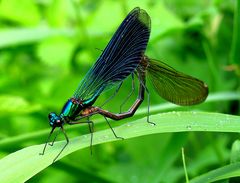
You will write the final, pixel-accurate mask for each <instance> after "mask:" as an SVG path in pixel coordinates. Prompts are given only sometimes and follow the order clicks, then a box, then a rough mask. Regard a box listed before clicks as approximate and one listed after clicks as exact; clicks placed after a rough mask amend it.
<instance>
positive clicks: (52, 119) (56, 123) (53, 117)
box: [48, 112, 64, 127]
mask: <svg viewBox="0 0 240 183" xmlns="http://www.w3.org/2000/svg"><path fill="white" fill-rule="evenodd" d="M48 119H49V124H50V126H51V127H61V126H62V125H63V123H64V121H63V119H62V118H61V117H60V116H58V115H57V114H56V113H54V112H51V113H49V115H48Z"/></svg>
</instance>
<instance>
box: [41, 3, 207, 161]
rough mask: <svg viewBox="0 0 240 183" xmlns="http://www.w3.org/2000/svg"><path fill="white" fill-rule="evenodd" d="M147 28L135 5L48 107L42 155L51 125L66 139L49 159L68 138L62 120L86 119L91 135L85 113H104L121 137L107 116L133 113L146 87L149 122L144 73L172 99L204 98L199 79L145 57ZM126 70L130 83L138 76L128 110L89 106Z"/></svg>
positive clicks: (146, 18) (121, 79) (192, 101)
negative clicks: (74, 84)
mask: <svg viewBox="0 0 240 183" xmlns="http://www.w3.org/2000/svg"><path fill="white" fill-rule="evenodd" d="M150 31H151V20H150V17H149V15H148V14H147V12H146V11H145V10H143V9H140V8H134V9H133V10H132V11H131V12H130V13H129V14H128V15H127V17H126V18H125V19H124V20H123V22H122V23H121V25H120V26H119V28H118V29H117V31H116V32H115V34H114V35H113V37H112V39H111V40H110V42H109V43H108V45H107V47H106V48H105V49H104V50H103V52H102V54H101V56H100V57H99V58H98V60H97V61H96V63H95V64H94V65H93V66H92V68H91V69H90V70H89V71H88V73H87V74H86V76H85V77H84V79H83V80H82V81H81V83H80V85H79V86H78V88H77V90H76V92H75V93H74V95H73V96H72V98H70V99H69V100H68V101H67V102H66V104H65V105H64V107H63V109H62V111H61V113H60V114H59V115H57V114H56V113H53V112H51V113H50V114H49V115H48V118H49V123H50V126H51V127H52V130H51V132H50V134H49V136H48V139H47V142H46V144H45V146H44V149H43V152H42V153H41V155H43V154H44V152H45V149H46V146H47V143H48V141H49V140H50V137H51V135H52V133H53V131H54V130H55V129H56V128H60V130H61V131H62V132H63V134H64V136H65V138H66V144H65V145H64V147H63V148H62V150H61V151H60V152H59V153H58V155H57V156H56V158H55V159H54V161H55V160H56V159H57V158H58V156H59V155H60V154H61V152H62V151H63V150H64V148H65V147H66V146H67V144H68V143H69V139H68V137H67V135H66V132H65V131H64V128H63V125H64V124H65V123H67V124H70V125H73V124H81V123H87V124H88V126H89V129H90V132H91V135H92V133H93V122H92V121H90V120H89V117H90V116H92V115H94V114H101V115H102V116H103V117H104V118H105V119H106V121H107V123H108V125H109V127H110V128H111V130H112V132H113V134H114V135H115V137H116V138H121V137H118V136H117V135H116V134H115V132H114V130H113V128H112V127H111V125H110V123H109V121H108V118H110V119H113V120H121V119H123V118H128V117H131V116H133V115H134V113H135V112H136V110H137V109H138V107H139V106H140V104H141V103H142V102H143V100H144V93H145V92H146V93H147V97H148V114H147V122H148V123H153V122H150V120H149V100H150V98H149V97H150V94H149V91H148V88H147V86H146V78H149V80H150V82H151V83H152V85H153V87H154V89H155V91H156V92H157V93H158V94H159V95H160V96H161V97H162V98H164V99H166V100H168V101H170V102H172V103H175V104H178V105H183V106H184V105H193V104H198V103H201V102H203V101H204V100H205V99H206V97H207V95H208V87H207V85H206V84H205V83H204V82H202V81H200V80H198V79H196V78H194V77H191V76H188V75H186V74H183V73H181V72H178V71H176V70H175V69H173V68H172V67H170V66H168V65H167V64H165V63H163V62H161V61H157V60H154V59H150V58H148V57H147V56H146V55H145V54H144V53H145V50H146V47H147V44H148V40H149V36H150ZM128 76H131V77H132V80H133V83H132V84H133V85H134V77H136V78H137V79H138V81H139V92H138V97H137V99H136V101H135V102H134V103H133V105H132V106H131V107H130V109H129V110H128V111H126V112H120V113H117V114H115V113H111V112H109V111H106V110H104V109H102V108H100V107H95V106H93V105H94V103H95V101H96V100H97V98H98V97H99V96H100V95H101V94H102V93H103V92H104V91H107V90H108V89H110V88H112V87H114V86H117V89H116V91H115V93H114V96H115V95H116V94H117V92H118V90H119V89H120V87H121V85H122V83H123V82H124V80H125V79H126V78H127V77H128ZM132 88H134V87H132ZM129 96H130V95H129ZM128 98H129V97H127V99H128ZM82 119H86V121H81V120H82ZM153 124H154V123H153ZM55 139H56V138H54V140H53V142H52V144H53V143H54V141H55ZM91 145H92V136H91Z"/></svg>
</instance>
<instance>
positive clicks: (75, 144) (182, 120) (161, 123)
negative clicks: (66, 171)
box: [0, 112, 240, 182]
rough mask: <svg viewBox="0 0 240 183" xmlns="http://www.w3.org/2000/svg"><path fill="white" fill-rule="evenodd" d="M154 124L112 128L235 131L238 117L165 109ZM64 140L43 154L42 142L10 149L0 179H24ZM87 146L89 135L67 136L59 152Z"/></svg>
mask: <svg viewBox="0 0 240 183" xmlns="http://www.w3.org/2000/svg"><path fill="white" fill-rule="evenodd" d="M150 119H151V121H154V122H155V123H156V125H155V126H153V125H150V124H148V123H147V122H146V118H142V119H139V120H136V121H133V122H130V123H126V124H124V125H122V126H119V127H116V128H115V129H114V130H115V132H116V134H117V135H118V136H120V137H124V138H125V139H128V138H134V137H138V136H144V135H150V134H156V133H167V132H183V131H204V132H206V131H212V132H239V131H240V123H239V121H240V117H239V116H233V115H227V114H219V113H207V112H168V113H162V114H157V115H152V116H150ZM116 140H118V139H116V138H115V137H114V135H113V134H112V132H111V130H110V129H107V130H103V131H99V132H96V133H94V140H93V145H96V144H102V143H106V142H111V141H116ZM65 143H66V141H60V142H56V143H55V144H54V146H53V147H50V146H48V147H47V149H46V152H45V154H44V155H43V156H40V155H39V153H40V152H42V150H43V144H42V145H35V146H31V147H27V148H24V149H22V150H19V151H17V152H14V153H12V154H10V155H8V156H6V157H4V158H3V159H2V160H0V180H1V182H24V181H26V180H28V179H29V178H31V177H32V176H34V175H35V174H37V173H38V172H40V171H41V170H43V169H44V168H46V167H48V166H49V165H51V164H52V161H53V159H54V158H55V157H56V156H57V154H58V153H59V152H60V150H61V149H62V147H63V146H64V145H65ZM89 145H90V134H88V135H83V136H80V137H76V138H72V139H70V143H69V145H68V146H67V147H66V149H65V150H64V151H63V153H62V154H61V155H60V157H59V159H61V158H63V157H64V156H66V155H68V154H70V153H72V152H74V151H77V150H79V149H83V148H86V147H88V146H89ZM228 170H229V172H228V174H227V175H229V176H232V175H240V172H238V171H237V172H236V169H233V171H234V172H233V173H234V174H231V173H232V172H231V171H230V170H232V169H228Z"/></svg>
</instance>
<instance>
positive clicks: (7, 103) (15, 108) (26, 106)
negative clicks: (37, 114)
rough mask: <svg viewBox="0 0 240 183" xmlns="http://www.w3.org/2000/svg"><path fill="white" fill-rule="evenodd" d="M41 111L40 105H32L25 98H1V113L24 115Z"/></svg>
mask: <svg viewBox="0 0 240 183" xmlns="http://www.w3.org/2000/svg"><path fill="white" fill-rule="evenodd" d="M40 109H41V106H40V105H32V104H30V103H28V102H27V101H26V100H25V99H24V98H22V97H18V96H11V95H1V96H0V113H1V114H4V113H14V114H23V113H29V112H34V111H38V110H40Z"/></svg>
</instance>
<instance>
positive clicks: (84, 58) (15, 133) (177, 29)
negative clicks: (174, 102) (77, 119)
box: [0, 0, 240, 182]
mask: <svg viewBox="0 0 240 183" xmlns="http://www.w3.org/2000/svg"><path fill="white" fill-rule="evenodd" d="M237 2H238V1H234V0H228V1H223V0H211V1H209V0H202V1H194V0H186V1H177V0H168V1H165V0H161V1H152V0H142V1H135V0H130V1H124V0H121V1H120V0H119V1H113V0H104V1H103V0H100V1H93V0H90V1H86V0H79V1H76V0H75V1H74V0H73V1H65V0H49V1H46V0H39V1H30V0H22V1H21V3H19V1H17V0H1V1H0V157H4V156H6V155H8V154H10V153H12V152H14V151H16V150H19V149H21V148H24V147H27V146H30V145H34V144H40V143H44V142H45V138H46V137H47V132H48V131H49V130H50V128H49V125H48V119H47V114H48V113H49V112H50V111H55V112H60V111H61V107H62V106H63V104H64V103H65V102H66V100H67V99H68V98H69V97H71V95H72V94H73V92H74V90H75V89H76V87H77V85H78V83H79V81H80V80H81V79H82V78H83V77H84V75H85V74H86V72H87V70H88V69H89V68H90V67H91V65H92V64H93V63H94V62H95V60H96V59H97V57H98V56H99V55H100V54H101V50H103V49H104V47H105V46H106V44H107V43H108V41H109V40H110V38H111V36H112V34H113V33H114V31H115V30H116V28H117V26H118V25H119V24H120V23H121V21H122V20H123V18H124V17H125V16H126V15H127V13H128V12H129V11H130V10H131V9H133V8H134V7H136V6H139V7H141V8H143V9H145V10H146V11H147V12H148V13H149V15H150V17H151V20H152V33H151V38H150V41H149V44H148V48H147V51H146V54H147V55H148V56H149V57H151V58H156V59H159V60H162V61H164V62H166V63H167V64H169V65H171V66H172V67H174V68H176V69H177V70H179V71H182V72H184V73H187V74H189V75H192V76H195V77H197V78H199V79H201V80H204V81H205V82H206V83H207V84H208V86H209V89H210V94H213V98H214V96H216V97H215V99H214V100H213V101H214V102H210V101H209V102H206V103H203V104H201V105H198V106H191V107H184V108H183V107H181V108H175V107H174V106H173V107H172V108H174V110H181V111H208V112H219V113H226V114H233V115H239V114H240V107H239V100H237V98H239V97H233V98H232V99H231V100H230V99H228V97H229V98H231V97H230V95H231V94H233V95H237V96H239V92H240V91H239V90H240V87H239V86H240V85H239V81H240V79H239V76H240V70H239V59H240V52H239V50H240V37H239V27H240V23H239V22H240V19H239V17H238V16H240V13H239V9H240V8H239V6H240V5H239V3H238V6H237ZM148 87H149V89H150V93H151V106H154V105H157V107H158V104H160V103H165V102H166V101H164V100H163V99H161V98H160V97H159V96H158V95H157V94H156V93H154V91H153V89H152V88H151V86H148ZM128 91H129V92H130V91H131V81H130V79H128V80H127V81H126V82H125V83H124V85H123V87H122V89H121V90H120V93H119V94H118V96H117V97H115V98H114V99H113V100H112V101H111V102H109V103H108V104H106V106H104V108H106V109H108V110H111V111H114V112H118V111H119V106H120V104H121V102H122V99H123V98H124V97H125V96H126V95H127V94H128ZM112 92H113V91H109V92H106V93H104V94H103V95H102V96H101V97H100V98H99V100H98V101H97V104H96V105H101V104H102V103H104V101H105V100H106V99H107V98H108V97H109V96H110V95H111V93H112ZM219 92H221V93H223V92H225V95H217V94H216V93H219ZM136 94H137V92H135V96H136ZM223 97H224V98H223ZM224 99H225V100H224ZM233 99H235V100H233ZM133 101H134V97H132V98H131V100H130V101H129V102H128V103H127V104H126V105H124V109H125V110H127V108H128V106H130V105H131V103H132V102H133ZM146 106H147V103H146V102H145V103H144V104H143V105H142V110H143V111H144V110H146V108H145V107H146ZM151 109H153V110H151ZM154 109H155V108H154V107H151V108H150V110H151V111H152V112H153V113H154ZM161 110H163V111H171V110H172V109H168V107H163V108H162V109H161ZM138 118H139V116H135V117H133V118H130V119H126V120H123V121H120V122H112V125H113V126H119V125H121V124H125V123H127V122H129V121H132V120H135V119H138ZM99 119H100V121H101V119H102V118H101V116H96V117H94V118H93V121H99ZM196 122H197V121H196ZM95 124H96V125H95V131H100V130H101V129H107V128H108V127H107V126H106V124H105V123H104V121H102V122H100V123H97V122H96V123H95ZM67 132H68V135H69V136H70V137H76V136H79V135H81V134H88V133H89V132H88V128H87V126H85V125H82V126H78V127H74V128H72V129H71V128H70V129H69V130H67ZM24 135H25V136H24ZM30 137H32V138H30ZM238 138H239V135H238V134H236V133H235V134H234V133H231V134H230V133H212V132H179V133H164V134H155V135H149V136H142V137H138V138H134V139H130V140H124V141H117V142H114V143H106V144H101V145H97V146H94V148H93V156H91V155H90V151H89V149H88V148H87V149H84V150H81V151H76V152H74V153H72V154H71V155H69V156H66V157H65V158H63V159H62V160H60V161H58V162H56V163H55V164H53V165H51V166H50V167H49V168H46V169H45V170H44V171H42V172H40V173H39V174H37V175H36V176H34V177H32V178H31V179H30V180H29V182H35V181H38V182H63V181H65V180H66V181H69V182H86V181H90V182H123V181H127V182H183V181H185V174H184V170H183V163H182V155H181V147H184V149H185V161H186V166H187V172H188V176H189V178H193V177H197V176H199V175H201V174H203V173H205V172H208V171H210V170H213V169H215V168H219V167H223V166H225V165H228V164H229V163H230V162H237V161H238V160H239V158H236V157H237V156H234V153H235V152H236V149H238V147H239V146H238V141H236V142H235V143H234V141H235V140H237V139H238ZM12 139H13V140H12ZM233 143H234V144H235V146H233V147H234V148H235V149H234V148H233V150H232V152H231V149H232V145H233ZM237 152H238V151H237ZM231 157H235V159H234V158H231Z"/></svg>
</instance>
